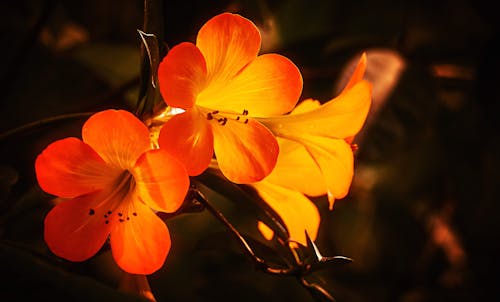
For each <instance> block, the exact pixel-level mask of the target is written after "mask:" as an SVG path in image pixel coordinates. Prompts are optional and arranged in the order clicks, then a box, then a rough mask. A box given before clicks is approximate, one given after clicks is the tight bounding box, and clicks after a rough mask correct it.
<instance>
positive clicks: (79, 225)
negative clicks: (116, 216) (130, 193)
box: [44, 192, 112, 261]
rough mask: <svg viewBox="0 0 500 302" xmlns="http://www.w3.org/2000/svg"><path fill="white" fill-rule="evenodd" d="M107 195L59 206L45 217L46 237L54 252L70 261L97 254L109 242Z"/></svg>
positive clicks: (100, 193)
mask: <svg viewBox="0 0 500 302" xmlns="http://www.w3.org/2000/svg"><path fill="white" fill-rule="evenodd" d="M102 193H103V192H96V193H92V194H88V195H84V196H81V197H77V198H74V199H71V200H67V201H63V202H61V203H59V204H57V205H56V206H55V207H54V208H53V209H52V210H51V211H50V212H49V213H48V214H47V216H46V217H45V230H44V237H45V242H46V243H47V245H48V247H49V248H50V250H51V251H52V252H53V253H54V254H56V255H57V256H59V257H61V258H64V259H67V260H70V261H84V260H87V259H89V258H90V257H92V256H93V255H95V254H96V253H97V252H98V251H99V249H100V248H101V247H102V245H103V244H104V242H105V241H106V239H107V237H108V234H109V232H110V229H111V226H112V224H110V223H106V220H105V219H104V218H103V213H105V211H107V208H105V206H106V203H104V204H103V203H102V201H103V196H104V195H102Z"/></svg>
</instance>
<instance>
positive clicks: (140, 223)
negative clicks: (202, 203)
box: [111, 201, 171, 275]
mask: <svg viewBox="0 0 500 302" xmlns="http://www.w3.org/2000/svg"><path fill="white" fill-rule="evenodd" d="M127 206H128V208H127V209H123V210H121V211H120V212H122V213H123V214H124V216H123V217H128V218H130V219H128V220H127V218H123V221H122V222H119V223H117V224H116V227H115V228H114V229H113V231H112V232H111V251H112V252H113V257H114V258H115V261H116V263H117V264H118V265H119V266H120V267H121V268H122V269H123V270H124V271H126V272H128V273H131V274H139V275H148V274H152V273H154V272H155V271H157V270H158V269H159V268H161V266H162V265H163V263H164V262H165V258H166V257H167V254H168V252H169V250H170V244H171V243H170V234H169V232H168V229H167V226H166V225H165V223H164V222H163V221H162V220H161V219H160V218H158V216H156V215H155V214H154V213H153V211H151V209H149V208H148V207H147V206H146V205H145V204H143V203H141V202H139V201H131V202H130V203H129V204H128V205H127ZM134 214H135V215H134Z"/></svg>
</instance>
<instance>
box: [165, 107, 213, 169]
mask: <svg viewBox="0 0 500 302" xmlns="http://www.w3.org/2000/svg"><path fill="white" fill-rule="evenodd" d="M158 142H159V144H160V148H161V149H164V150H166V151H167V152H169V153H170V154H172V155H173V156H174V157H175V158H177V159H178V160H180V161H181V162H182V163H183V164H184V165H185V166H186V169H187V172H188V174H189V175H191V176H195V175H199V174H201V173H202V172H203V171H205V169H206V168H207V167H208V165H209V163H210V160H211V159H212V156H213V153H214V147H213V144H214V138H213V133H212V129H211V127H210V124H209V122H208V121H207V119H206V117H204V116H202V115H201V113H200V112H199V111H198V109H197V108H196V107H193V108H191V109H188V110H186V112H184V113H181V114H178V115H175V116H174V117H172V118H171V119H170V120H168V121H167V122H166V123H165V125H163V128H162V129H161V131H160V137H159V139H158Z"/></svg>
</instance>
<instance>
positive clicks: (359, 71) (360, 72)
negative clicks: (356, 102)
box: [340, 52, 366, 94]
mask: <svg viewBox="0 0 500 302" xmlns="http://www.w3.org/2000/svg"><path fill="white" fill-rule="evenodd" d="M365 70H366V53H365V52H363V54H362V55H361V58H360V59H359V62H358V65H356V68H355V69H354V72H353V73H352V75H351V78H350V79H349V82H348V83H347V84H346V85H345V87H344V89H342V92H341V93H340V94H343V93H345V92H346V91H347V90H349V89H351V88H352V87H353V86H354V85H356V84H357V83H359V82H360V81H361V80H363V77H364V76H365Z"/></svg>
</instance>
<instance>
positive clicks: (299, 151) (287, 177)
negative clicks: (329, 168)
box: [265, 138, 327, 196]
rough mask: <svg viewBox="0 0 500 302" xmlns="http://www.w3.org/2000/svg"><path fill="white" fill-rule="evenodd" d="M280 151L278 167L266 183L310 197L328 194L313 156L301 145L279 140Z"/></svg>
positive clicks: (267, 178)
mask: <svg viewBox="0 0 500 302" xmlns="http://www.w3.org/2000/svg"><path fill="white" fill-rule="evenodd" d="M278 143H279V146H280V151H279V155H278V162H277V163H276V167H274V169H273V171H272V172H271V174H269V176H267V177H266V179H265V180H266V181H267V182H270V183H273V184H275V185H279V186H281V187H285V188H288V189H292V190H296V191H299V192H301V193H304V194H306V195H309V196H320V195H324V194H326V192H327V188H326V183H325V179H324V177H323V173H322V172H321V169H320V168H319V167H318V165H317V164H316V162H315V161H314V159H313V158H312V157H311V154H310V153H309V152H308V151H307V149H306V148H305V147H304V146H303V145H302V144H300V143H297V142H294V141H290V140H287V139H280V138H278Z"/></svg>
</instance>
